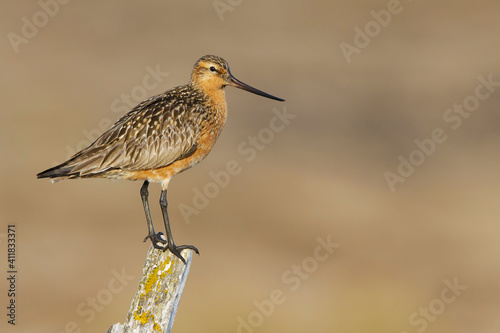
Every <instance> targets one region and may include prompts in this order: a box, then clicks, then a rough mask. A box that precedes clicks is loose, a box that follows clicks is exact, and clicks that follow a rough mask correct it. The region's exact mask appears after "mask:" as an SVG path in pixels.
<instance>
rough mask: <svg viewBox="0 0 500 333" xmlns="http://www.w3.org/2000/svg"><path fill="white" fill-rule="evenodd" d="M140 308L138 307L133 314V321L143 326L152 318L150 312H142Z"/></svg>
mask: <svg viewBox="0 0 500 333" xmlns="http://www.w3.org/2000/svg"><path fill="white" fill-rule="evenodd" d="M141 309H142V308H141V307H139V308H138V309H137V310H136V311H135V313H134V319H135V321H138V322H140V323H141V324H143V325H145V324H146V323H147V322H149V319H151V318H152V317H153V316H152V315H151V312H150V311H146V312H142V311H141Z"/></svg>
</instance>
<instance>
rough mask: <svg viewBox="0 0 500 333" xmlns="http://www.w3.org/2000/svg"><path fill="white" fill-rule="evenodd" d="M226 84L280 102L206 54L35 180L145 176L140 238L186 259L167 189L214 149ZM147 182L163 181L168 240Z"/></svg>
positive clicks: (223, 112) (223, 111) (224, 113)
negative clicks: (185, 78)
mask: <svg viewBox="0 0 500 333" xmlns="http://www.w3.org/2000/svg"><path fill="white" fill-rule="evenodd" d="M228 85H229V86H233V87H237V88H240V89H243V90H246V91H249V92H251V93H254V94H257V95H260V96H264V97H267V98H271V99H274V100H277V101H284V99H281V98H278V97H275V96H272V95H269V94H267V93H265V92H263V91H260V90H258V89H255V88H253V87H250V86H249V85H247V84H245V83H243V82H241V81H239V80H237V79H236V78H235V77H234V76H233V75H232V74H231V72H230V71H229V65H228V63H227V62H226V61H225V60H224V59H222V58H220V57H216V56H213V55H206V56H204V57H202V58H200V59H199V60H198V61H197V62H196V64H195V65H194V68H193V72H192V74H191V80H190V82H189V83H188V84H187V85H184V86H179V87H176V88H173V89H170V90H167V91H165V92H164V93H161V94H159V95H156V96H153V97H151V98H149V99H147V100H145V101H143V102H142V103H140V104H139V105H137V106H136V107H135V108H133V109H132V110H131V111H130V112H128V113H127V114H126V115H124V116H123V117H122V118H120V119H119V120H118V121H117V122H116V123H115V124H114V125H113V126H112V127H111V128H110V129H109V130H107V131H106V132H105V133H103V134H102V135H101V136H100V137H99V138H98V139H97V140H96V141H95V142H94V143H92V144H91V145H90V146H89V147H87V148H85V149H83V150H81V151H80V152H78V153H76V154H75V155H74V156H73V157H71V158H70V159H69V160H68V161H66V162H64V163H62V164H60V165H57V166H55V167H53V168H50V169H48V170H45V171H43V172H41V173H39V174H38V175H37V178H51V179H53V180H62V179H73V178H108V179H128V180H144V184H143V185H142V187H141V191H140V193H141V199H142V204H143V206H144V212H145V213H146V221H147V224H148V235H147V236H146V238H144V241H146V240H147V239H148V238H149V239H150V240H151V242H152V244H153V246H154V247H155V248H157V249H161V250H164V251H165V250H166V249H168V250H170V251H171V252H172V253H173V254H174V255H176V256H177V257H178V258H179V259H180V260H182V261H183V262H184V263H185V260H184V258H183V257H182V256H181V251H182V250H184V249H191V250H194V251H195V252H196V253H199V252H198V249H197V248H196V247H194V246H192V245H180V246H179V245H175V243H174V239H173V238H172V232H171V230H170V222H169V219H168V212H167V187H168V183H169V182H170V179H171V178H172V177H173V176H174V175H176V174H178V173H180V172H182V171H184V170H187V169H189V168H191V167H193V166H195V165H196V164H198V163H199V162H200V161H201V160H203V158H205V156H207V155H208V154H209V153H210V151H211V150H212V147H213V146H214V144H215V141H217V138H218V137H219V134H220V132H221V130H222V127H223V126H224V123H225V121H226V117H227V110H226V97H225V93H224V88H225V87H226V86H228ZM150 182H159V183H160V184H161V195H160V206H161V210H162V213H163V221H164V224H165V232H166V235H167V237H166V239H165V237H164V236H163V233H162V232H159V233H156V232H155V230H154V227H153V221H152V220H151V213H150V211H149V203H148V185H149V183H150Z"/></svg>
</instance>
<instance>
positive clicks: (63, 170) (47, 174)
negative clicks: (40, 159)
mask: <svg viewBox="0 0 500 333" xmlns="http://www.w3.org/2000/svg"><path fill="white" fill-rule="evenodd" d="M68 162H69V161H66V162H64V163H62V164H59V165H56V166H55V167H53V168H50V169H47V170H45V171H42V172H40V173H39V174H37V175H36V178H50V179H52V180H54V181H57V180H63V179H66V178H71V176H74V175H75V173H74V172H73V167H71V166H69V165H68Z"/></svg>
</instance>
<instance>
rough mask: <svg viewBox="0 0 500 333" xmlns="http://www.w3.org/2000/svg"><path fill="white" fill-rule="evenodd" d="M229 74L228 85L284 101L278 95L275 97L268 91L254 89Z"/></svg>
mask: <svg viewBox="0 0 500 333" xmlns="http://www.w3.org/2000/svg"><path fill="white" fill-rule="evenodd" d="M229 75H230V78H229V85H230V86H233V87H236V88H240V89H243V90H246V91H248V92H251V93H252V94H256V95H260V96H264V97H267V98H270V99H274V100H277V101H280V102H284V101H285V100H284V99H283V98H279V97H276V96H273V95H269V94H268V93H265V92H263V91H261V90H259V89H256V88H254V87H251V86H249V85H248V84H246V83H243V82H241V81H240V80H238V79H237V78H235V77H234V76H233V75H232V74H229Z"/></svg>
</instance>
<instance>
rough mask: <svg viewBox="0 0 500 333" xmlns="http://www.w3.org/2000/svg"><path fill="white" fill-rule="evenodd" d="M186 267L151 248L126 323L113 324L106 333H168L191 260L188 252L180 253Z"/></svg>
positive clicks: (191, 252) (169, 255)
mask: <svg viewBox="0 0 500 333" xmlns="http://www.w3.org/2000/svg"><path fill="white" fill-rule="evenodd" d="M182 256H183V257H184V259H185V260H186V265H184V263H183V262H182V261H181V260H180V259H179V258H177V257H176V256H174V255H173V254H172V253H171V252H170V251H165V252H163V251H159V250H156V249H154V248H153V246H151V247H150V248H149V251H148V256H147V258H146V262H145V263H144V269H143V274H142V278H141V280H140V281H139V288H138V290H137V293H136V294H135V297H134V300H133V301H132V304H131V305H130V310H129V311H128V314H127V322H126V323H124V324H120V323H117V324H114V325H113V326H111V327H110V328H109V329H108V331H107V333H143V332H144V333H146V332H148V333H149V332H167V333H169V332H170V330H171V328H172V325H173V324H174V317H175V313H176V312H177V307H178V306H179V302H180V300H181V296H182V290H183V289H184V285H185V284H186V279H187V276H188V274H189V267H190V266H191V259H192V258H193V251H192V250H184V251H182Z"/></svg>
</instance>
